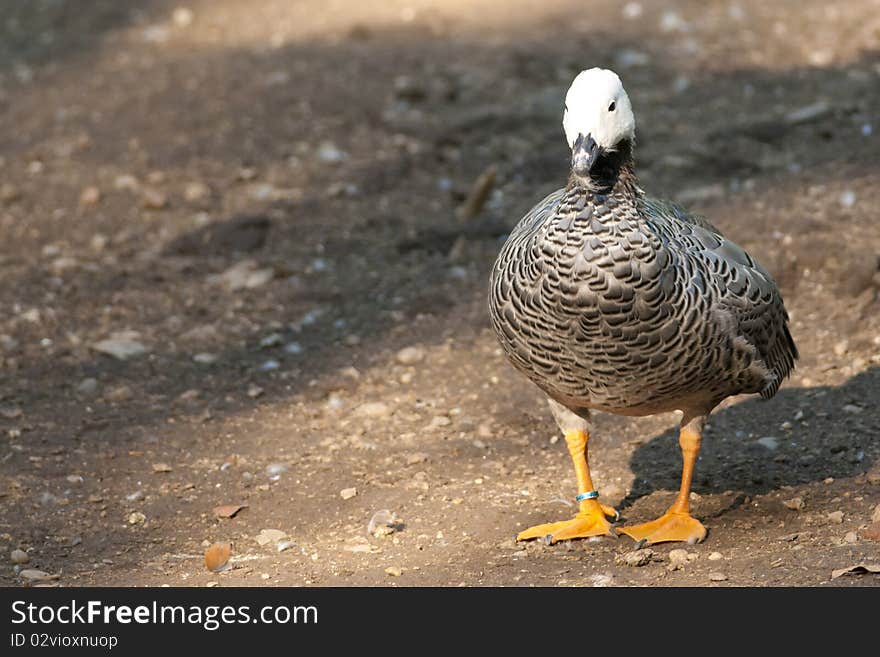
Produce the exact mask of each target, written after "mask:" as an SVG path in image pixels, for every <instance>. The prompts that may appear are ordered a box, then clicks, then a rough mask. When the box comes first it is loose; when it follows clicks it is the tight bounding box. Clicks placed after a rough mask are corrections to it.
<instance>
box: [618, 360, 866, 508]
mask: <svg viewBox="0 0 880 657" xmlns="http://www.w3.org/2000/svg"><path fill="white" fill-rule="evenodd" d="M878 393H880V368H878V367H870V368H869V369H867V370H865V371H863V372H860V373H859V374H857V375H855V376H853V377H852V378H851V379H849V380H848V381H846V382H845V383H844V384H842V385H840V386H817V387H812V388H783V389H782V390H780V391H779V392H778V393H777V395H776V396H775V397H774V398H773V399H772V400H767V401H765V400H762V399H758V398H752V399H747V400H745V401H743V402H741V403H738V404H735V405H733V406H730V407H727V408H724V409H721V410H719V411H716V412H715V413H713V414H712V416H711V417H710V419H709V423H708V425H707V430H706V431H705V432H704V435H703V443H702V448H701V450H700V455H699V458H698V461H697V464H696V468H695V471H694V482H693V486H692V490H693V491H694V492H696V493H699V494H718V493H724V492H728V491H733V492H735V493H737V494H738V496H740V497H741V496H745V495H757V494H763V493H768V492H770V491H773V490H776V489H779V488H780V487H783V486H796V485H799V484H806V483H810V482H814V481H822V480H824V479H826V478H828V477H834V478H843V477H852V476H855V475H858V474H860V473H863V472H866V471H867V470H869V469H870V468H871V466H872V464H873V463H874V462H876V461H877V460H878V458H880V440H878V439H877V438H878V436H880V415H878V414H877V412H876V399H877V397H878ZM630 467H631V469H632V472H633V474H634V475H635V478H634V481H633V483H632V486H631V490H630V492H629V494H628V495H627V496H626V497H625V498H624V499H623V501H622V503H621V507H623V508H626V507H628V506H632V504H634V503H635V501H636V500H638V499H640V498H642V497H645V496H647V495H649V494H650V493H652V492H654V491H658V490H669V491H677V490H678V486H679V482H680V476H681V455H680V450H679V446H678V430H677V427H676V428H672V429H670V430H668V431H665V432H664V433H662V434H660V435H659V436H656V437H654V438H652V439H650V440H648V441H646V442H644V443H642V444H641V445H639V446H638V447H637V448H636V450H635V452H634V453H633V455H632V457H631V459H630Z"/></svg>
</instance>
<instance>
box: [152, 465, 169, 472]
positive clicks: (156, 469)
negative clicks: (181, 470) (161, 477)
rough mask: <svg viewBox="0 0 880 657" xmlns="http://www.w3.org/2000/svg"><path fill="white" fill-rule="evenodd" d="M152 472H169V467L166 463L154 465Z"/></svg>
mask: <svg viewBox="0 0 880 657" xmlns="http://www.w3.org/2000/svg"><path fill="white" fill-rule="evenodd" d="M153 472H156V473H158V472H171V466H170V465H168V464H167V463H154V464H153Z"/></svg>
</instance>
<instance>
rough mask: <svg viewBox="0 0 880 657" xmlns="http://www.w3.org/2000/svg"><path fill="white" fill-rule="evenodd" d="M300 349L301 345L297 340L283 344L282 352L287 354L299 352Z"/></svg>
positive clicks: (300, 351)
mask: <svg viewBox="0 0 880 657" xmlns="http://www.w3.org/2000/svg"><path fill="white" fill-rule="evenodd" d="M302 350H303V348H302V345H301V344H300V343H299V342H288V343H287V344H286V345H284V352H285V353H288V354H293V355H296V354H301V353H302Z"/></svg>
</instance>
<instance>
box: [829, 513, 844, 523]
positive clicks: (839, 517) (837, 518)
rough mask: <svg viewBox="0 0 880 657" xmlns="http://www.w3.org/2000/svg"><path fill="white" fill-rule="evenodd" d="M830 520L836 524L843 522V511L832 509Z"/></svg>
mask: <svg viewBox="0 0 880 657" xmlns="http://www.w3.org/2000/svg"><path fill="white" fill-rule="evenodd" d="M828 520H829V521H831V522H833V523H834V524H835V525H840V524H842V523H843V511H832V512H831V513H829V514H828Z"/></svg>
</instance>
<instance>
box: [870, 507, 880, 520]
mask: <svg viewBox="0 0 880 657" xmlns="http://www.w3.org/2000/svg"><path fill="white" fill-rule="evenodd" d="M871 522H880V504H878V505H877V506H875V507H874V514H873V515H872V516H871Z"/></svg>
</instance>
